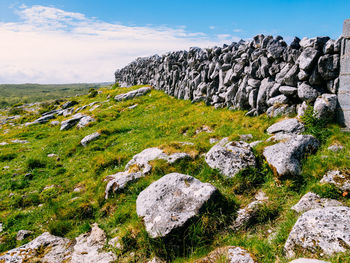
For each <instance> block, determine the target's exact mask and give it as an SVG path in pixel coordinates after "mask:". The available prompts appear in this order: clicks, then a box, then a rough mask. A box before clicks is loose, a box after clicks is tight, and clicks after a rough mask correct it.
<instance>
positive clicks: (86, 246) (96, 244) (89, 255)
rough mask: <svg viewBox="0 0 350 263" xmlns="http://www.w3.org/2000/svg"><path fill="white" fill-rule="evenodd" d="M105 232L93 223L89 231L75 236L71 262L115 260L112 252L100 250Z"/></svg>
mask: <svg viewBox="0 0 350 263" xmlns="http://www.w3.org/2000/svg"><path fill="white" fill-rule="evenodd" d="M106 240H107V238H106V234H105V232H104V231H103V230H102V229H101V228H99V227H98V225H97V224H93V226H92V229H91V231H90V232H89V233H85V234H82V235H80V236H79V237H77V238H76V244H75V245H74V247H73V253H72V257H71V261H70V262H71V263H90V262H96V263H109V262H114V261H115V260H116V256H115V255H114V254H113V253H112V252H104V251H102V248H103V246H104V245H105V244H106Z"/></svg>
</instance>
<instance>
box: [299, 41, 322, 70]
mask: <svg viewBox="0 0 350 263" xmlns="http://www.w3.org/2000/svg"><path fill="white" fill-rule="evenodd" d="M319 55H320V53H319V52H318V51H317V50H315V49H313V48H311V47H307V48H305V50H304V51H303V52H302V53H301V55H300V56H299V58H298V60H297V63H298V65H299V68H300V69H302V70H304V71H306V72H310V70H311V69H312V67H313V66H314V65H315V63H316V62H317V59H318V57H319Z"/></svg>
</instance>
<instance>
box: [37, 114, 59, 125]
mask: <svg viewBox="0 0 350 263" xmlns="http://www.w3.org/2000/svg"><path fill="white" fill-rule="evenodd" d="M54 118H55V115H54V114H48V115H45V116H42V117H40V118H39V119H36V120H35V121H34V123H40V124H43V123H46V122H48V121H49V120H51V119H54Z"/></svg>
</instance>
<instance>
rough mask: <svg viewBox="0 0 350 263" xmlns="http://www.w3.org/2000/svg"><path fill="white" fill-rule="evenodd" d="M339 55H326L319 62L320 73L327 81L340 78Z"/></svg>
mask: <svg viewBox="0 0 350 263" xmlns="http://www.w3.org/2000/svg"><path fill="white" fill-rule="evenodd" d="M339 61H340V59H339V54H336V55H329V54H327V55H324V56H322V57H320V58H319V60H318V72H319V73H320V74H321V76H322V78H323V79H325V80H331V79H335V78H337V77H338V76H339V69H340V66H339V65H340V64H339Z"/></svg>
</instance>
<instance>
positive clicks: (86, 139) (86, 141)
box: [80, 132, 101, 147]
mask: <svg viewBox="0 0 350 263" xmlns="http://www.w3.org/2000/svg"><path fill="white" fill-rule="evenodd" d="M100 136H101V134H100V133H99V132H95V133H93V134H90V135H87V136H85V137H84V138H83V139H82V140H81V141H80V143H81V145H83V146H84V147H86V146H87V145H88V144H89V143H90V142H92V141H94V140H96V139H97V138H98V137H100Z"/></svg>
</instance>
